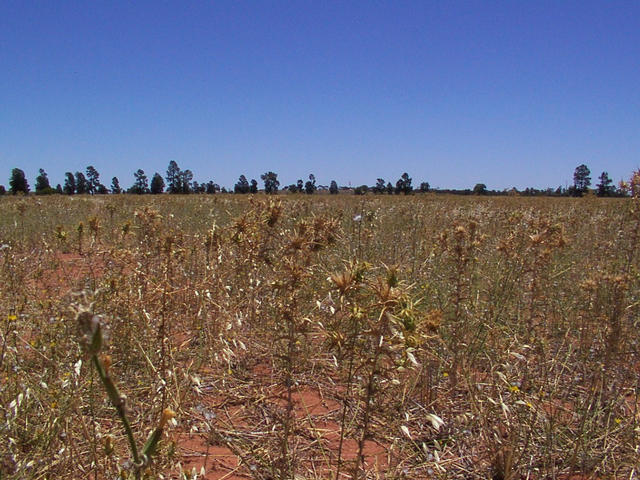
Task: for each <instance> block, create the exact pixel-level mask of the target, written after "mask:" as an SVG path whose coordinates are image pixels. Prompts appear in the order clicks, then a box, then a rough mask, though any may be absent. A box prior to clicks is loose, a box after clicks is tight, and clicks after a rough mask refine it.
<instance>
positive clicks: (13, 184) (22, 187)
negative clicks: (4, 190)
mask: <svg viewBox="0 0 640 480" xmlns="http://www.w3.org/2000/svg"><path fill="white" fill-rule="evenodd" d="M9 192H11V193H12V194H13V195H15V194H16V193H18V192H22V193H24V194H25V195H26V194H27V193H29V183H27V177H26V176H25V174H24V172H23V171H22V170H20V169H19V168H14V169H13V170H11V178H9Z"/></svg>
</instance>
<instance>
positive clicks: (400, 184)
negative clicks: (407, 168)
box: [396, 172, 413, 195]
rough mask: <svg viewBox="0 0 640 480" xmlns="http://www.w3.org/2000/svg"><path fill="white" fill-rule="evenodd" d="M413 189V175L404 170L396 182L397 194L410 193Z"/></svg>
mask: <svg viewBox="0 0 640 480" xmlns="http://www.w3.org/2000/svg"><path fill="white" fill-rule="evenodd" d="M412 191H413V187H412V186H411V177H410V176H409V174H408V173H407V172H404V173H403V174H402V176H401V177H400V179H398V181H397V182H396V194H398V193H404V194H405V195H409V194H410V193H411V192H412Z"/></svg>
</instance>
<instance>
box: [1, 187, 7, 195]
mask: <svg viewBox="0 0 640 480" xmlns="http://www.w3.org/2000/svg"><path fill="white" fill-rule="evenodd" d="M5 193H7V189H6V188H4V185H0V196H2V195H4V194H5Z"/></svg>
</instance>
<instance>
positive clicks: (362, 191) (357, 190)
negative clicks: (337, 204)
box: [353, 185, 369, 195]
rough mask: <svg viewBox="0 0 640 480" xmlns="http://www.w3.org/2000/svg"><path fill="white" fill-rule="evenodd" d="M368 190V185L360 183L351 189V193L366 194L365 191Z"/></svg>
mask: <svg viewBox="0 0 640 480" xmlns="http://www.w3.org/2000/svg"><path fill="white" fill-rule="evenodd" d="M368 191H369V187H368V186H367V185H360V186H359V187H356V188H354V189H353V194H354V195H366V193H367V192H368Z"/></svg>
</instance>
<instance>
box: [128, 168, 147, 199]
mask: <svg viewBox="0 0 640 480" xmlns="http://www.w3.org/2000/svg"><path fill="white" fill-rule="evenodd" d="M133 176H134V178H135V182H134V183H133V185H132V186H131V188H129V193H135V194H137V195H142V194H144V193H149V180H148V179H147V176H146V175H145V173H144V170H142V169H140V168H139V169H138V170H136V172H134V174H133Z"/></svg>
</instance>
